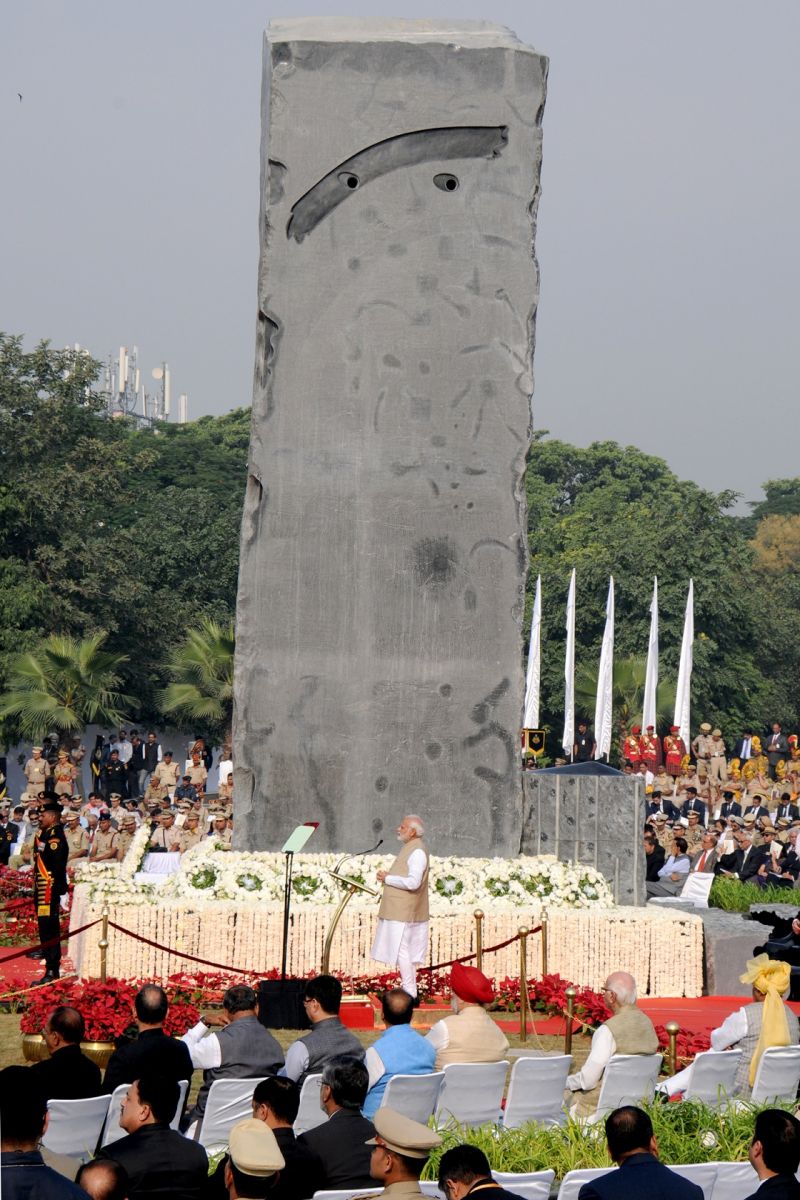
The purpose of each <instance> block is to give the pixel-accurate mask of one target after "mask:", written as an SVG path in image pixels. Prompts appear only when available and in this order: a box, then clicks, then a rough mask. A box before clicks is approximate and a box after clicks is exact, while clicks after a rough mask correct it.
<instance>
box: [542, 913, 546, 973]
mask: <svg viewBox="0 0 800 1200" xmlns="http://www.w3.org/2000/svg"><path fill="white" fill-rule="evenodd" d="M546 974H547V913H546V912H545V913H542V975H546Z"/></svg>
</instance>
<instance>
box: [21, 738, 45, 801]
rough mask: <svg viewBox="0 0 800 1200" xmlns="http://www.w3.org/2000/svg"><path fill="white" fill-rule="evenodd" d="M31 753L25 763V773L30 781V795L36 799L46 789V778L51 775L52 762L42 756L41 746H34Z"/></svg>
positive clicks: (28, 788)
mask: <svg viewBox="0 0 800 1200" xmlns="http://www.w3.org/2000/svg"><path fill="white" fill-rule="evenodd" d="M31 754H32V757H31V758H29V759H28V761H27V762H26V763H25V767H24V773H25V778H26V779H27V781H28V787H27V792H28V796H29V797H30V798H32V799H36V798H38V795H39V793H40V792H43V791H44V783H45V780H46V779H47V778H48V776H49V775H50V764H49V762H48V761H47V759H46V758H42V747H41V746H34V747H33V749H32V750H31Z"/></svg>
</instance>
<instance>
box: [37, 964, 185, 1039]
mask: <svg viewBox="0 0 800 1200" xmlns="http://www.w3.org/2000/svg"><path fill="white" fill-rule="evenodd" d="M141 986H142V981H140V980H132V979H107V980H106V982H105V983H101V982H100V981H99V980H97V979H87V980H81V979H61V980H58V981H57V982H55V983H52V984H50V986H49V987H47V988H46V989H44V991H36V992H33V993H32V994H31V995H30V997H29V1000H28V1008H27V1011H26V1012H25V1013H23V1015H22V1018H21V1019H20V1023H19V1027H20V1030H21V1031H22V1033H41V1032H42V1029H43V1028H44V1025H45V1022H46V1020H47V1018H48V1016H49V1015H50V1013H51V1012H52V1011H53V1009H54V1008H57V1007H58V1005H59V1004H68V1005H70V1006H71V1007H72V1008H77V1010H78V1012H80V1013H81V1015H82V1016H83V1019H84V1022H85V1024H86V1041H87V1042H113V1041H116V1039H117V1038H119V1037H121V1036H122V1034H123V1033H124V1032H125V1030H126V1029H127V1028H128V1026H129V1025H132V1024H133V1022H134V1020H135V1013H134V1007H133V1002H134V998H135V996H136V993H137V992H138V991H139V988H140V987H141ZM165 990H166V993H167V996H168V997H169V1012H168V1013H167V1019H166V1021H165V1022H164V1030H165V1032H166V1033H168V1034H171V1035H172V1036H173V1037H180V1036H181V1034H184V1033H186V1031H187V1030H188V1029H191V1027H192V1026H193V1025H196V1024H197V1022H198V1021H199V1019H200V1014H199V1012H198V1010H197V1008H196V1006H195V1005H194V1004H192V1003H191V1002H190V1001H188V1000H187V999H185V998H184V997H182V996H181V995H180V994H179V993H176V989H175V988H171V987H167V988H166V989H165Z"/></svg>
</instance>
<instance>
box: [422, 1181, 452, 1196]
mask: <svg viewBox="0 0 800 1200" xmlns="http://www.w3.org/2000/svg"><path fill="white" fill-rule="evenodd" d="M419 1190H420V1191H421V1192H422V1194H423V1196H433V1197H435V1200H447V1197H446V1196H445V1195H444V1193H443V1192H440V1191H439V1185H438V1183H437V1182H436V1181H435V1180H434V1179H420V1181H419Z"/></svg>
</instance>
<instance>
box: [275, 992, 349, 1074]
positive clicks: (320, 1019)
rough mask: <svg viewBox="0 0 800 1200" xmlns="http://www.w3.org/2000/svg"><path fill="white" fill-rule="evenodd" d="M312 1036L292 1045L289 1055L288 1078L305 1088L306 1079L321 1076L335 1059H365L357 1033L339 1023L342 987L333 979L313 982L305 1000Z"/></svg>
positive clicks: (309, 1034)
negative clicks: (346, 1055) (338, 1057)
mask: <svg viewBox="0 0 800 1200" xmlns="http://www.w3.org/2000/svg"><path fill="white" fill-rule="evenodd" d="M303 1003H304V1005H305V1009H306V1016H307V1017H308V1019H309V1021H310V1022H311V1026H312V1028H311V1032H310V1033H307V1034H306V1035H305V1036H304V1037H301V1038H298V1040H297V1041H296V1042H292V1044H291V1046H290V1047H289V1049H288V1050H287V1051H286V1066H285V1068H284V1072H283V1073H284V1074H286V1075H288V1076H289V1078H290V1079H294V1080H296V1081H297V1083H299V1084H300V1086H301V1087H302V1085H303V1082H304V1080H305V1078H306V1075H318V1074H319V1073H320V1071H321V1070H322V1068H323V1066H324V1065H325V1063H326V1062H328V1061H329V1060H330V1059H331V1058H333V1057H334V1056H335V1055H339V1054H350V1055H353V1056H354V1057H355V1058H362V1059H363V1057H364V1047H363V1046H362V1045H361V1042H360V1041H359V1040H358V1038H357V1037H356V1035H355V1034H354V1033H351V1032H350V1030H349V1029H347V1028H346V1026H344V1025H343V1024H342V1022H341V1021H340V1020H339V1009H340V1008H341V1004H342V985H341V984H340V983H339V980H338V979H334V977H333V976H332V975H317V977H316V978H315V979H309V980H308V982H307V983H306V987H305V997H304V1000H303Z"/></svg>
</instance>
